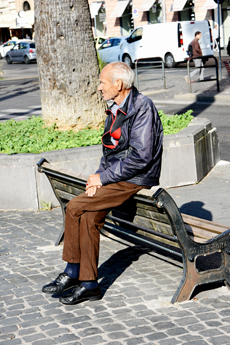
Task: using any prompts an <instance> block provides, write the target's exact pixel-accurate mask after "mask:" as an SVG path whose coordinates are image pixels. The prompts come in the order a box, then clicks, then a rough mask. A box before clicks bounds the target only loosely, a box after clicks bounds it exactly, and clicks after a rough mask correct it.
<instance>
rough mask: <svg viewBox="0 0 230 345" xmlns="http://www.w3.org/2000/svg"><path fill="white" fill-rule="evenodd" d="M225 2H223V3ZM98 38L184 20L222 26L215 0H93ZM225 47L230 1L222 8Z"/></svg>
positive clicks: (93, 18)
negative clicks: (202, 21) (146, 26)
mask: <svg viewBox="0 0 230 345" xmlns="http://www.w3.org/2000/svg"><path fill="white" fill-rule="evenodd" d="M220 1H221V0H220ZM89 5H90V12H91V19H92V28H93V31H94V35H95V36H127V35H129V34H130V32H131V31H132V30H133V29H134V28H136V27H137V26H141V25H146V24H154V23H167V22H172V21H173V22H174V21H184V20H191V21H193V20H209V21H210V24H211V27H212V28H214V26H215V24H218V10H217V4H216V3H215V1H214V0H103V1H95V0H89ZM219 13H220V24H221V25H220V34H221V35H220V36H221V46H226V45H227V44H228V39H229V37H230V0H224V2H223V4H222V5H220V11H219Z"/></svg>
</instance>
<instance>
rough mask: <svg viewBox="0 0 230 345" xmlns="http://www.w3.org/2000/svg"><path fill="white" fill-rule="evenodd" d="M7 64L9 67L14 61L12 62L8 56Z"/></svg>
mask: <svg viewBox="0 0 230 345" xmlns="http://www.w3.org/2000/svg"><path fill="white" fill-rule="evenodd" d="M6 62H7V63H8V65H10V64H12V61H11V60H10V57H9V56H8V55H7V56H6Z"/></svg>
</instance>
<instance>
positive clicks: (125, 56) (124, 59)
mask: <svg viewBox="0 0 230 345" xmlns="http://www.w3.org/2000/svg"><path fill="white" fill-rule="evenodd" d="M123 62H124V63H126V65H128V66H129V67H131V68H132V67H133V63H132V60H131V57H130V56H129V55H128V54H126V55H124V57H123Z"/></svg>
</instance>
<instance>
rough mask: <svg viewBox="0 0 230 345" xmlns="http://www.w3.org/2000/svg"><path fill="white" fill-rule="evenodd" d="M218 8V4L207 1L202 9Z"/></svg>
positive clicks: (210, 0)
mask: <svg viewBox="0 0 230 345" xmlns="http://www.w3.org/2000/svg"><path fill="white" fill-rule="evenodd" d="M215 8H217V4H216V3H215V1H213V0H207V1H206V3H205V4H204V6H203V7H202V9H204V10H214V9H215Z"/></svg>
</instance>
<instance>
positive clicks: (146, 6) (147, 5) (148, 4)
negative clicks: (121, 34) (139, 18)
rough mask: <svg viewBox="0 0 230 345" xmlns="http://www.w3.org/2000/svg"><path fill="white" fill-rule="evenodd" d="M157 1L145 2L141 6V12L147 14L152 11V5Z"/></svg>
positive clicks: (146, 0) (148, 0)
mask: <svg viewBox="0 0 230 345" xmlns="http://www.w3.org/2000/svg"><path fill="white" fill-rule="evenodd" d="M155 1H156V0H144V1H143V2H142V4H141V7H140V8H139V9H138V11H140V12H147V11H149V10H150V8H151V7H152V5H153V4H154V3H155Z"/></svg>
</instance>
